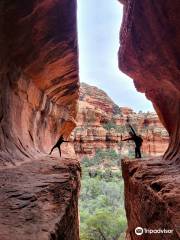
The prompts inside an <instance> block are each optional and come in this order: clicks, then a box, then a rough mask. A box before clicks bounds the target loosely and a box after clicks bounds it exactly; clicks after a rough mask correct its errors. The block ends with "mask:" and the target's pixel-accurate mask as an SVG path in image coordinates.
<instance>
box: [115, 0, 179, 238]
mask: <svg viewBox="0 0 180 240" xmlns="http://www.w3.org/2000/svg"><path fill="white" fill-rule="evenodd" d="M121 2H123V4H124V17H123V24H122V27H121V34H120V39H121V46H120V50H119V66H120V69H121V70H122V71H123V72H124V73H126V74H127V75H129V76H130V77H131V78H132V79H134V84H135V86H136V88H137V90H138V91H140V92H144V93H145V94H146V96H147V98H148V99H150V100H151V101H152V103H153V105H154V107H155V109H156V111H157V113H158V115H159V118H160V120H161V121H162V123H163V124H164V126H165V127H166V129H167V131H168V132H169V135H170V144H169V148H168V150H167V151H166V153H165V155H164V157H163V159H161V158H159V159H153V158H151V159H149V160H147V161H134V162H133V161H130V160H124V161H123V162H122V170H123V177H124V182H125V208H126V215H127V219H128V229H127V237H126V239H128V240H136V239H142V240H148V239H149V240H160V239H167V240H171V239H172V240H178V239H179V238H180V231H179V226H180V218H179V216H180V211H179V209H180V192H179V184H180V176H179V173H180V165H179V159H180V81H179V77H180V71H179V62H180V49H179V42H180V31H179V27H180V18H179V11H180V4H179V1H178V0H175V1H173V2H172V1H170V0H165V1H164V0H158V1H155V0H152V1H149V0H139V1H135V0H126V1H121ZM136 227H142V228H146V229H171V230H172V231H173V232H172V233H171V234H145V233H144V234H142V235H141V236H137V235H136V234H135V231H134V230H135V228H136Z"/></svg>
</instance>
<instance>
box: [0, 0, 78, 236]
mask: <svg viewBox="0 0 180 240" xmlns="http://www.w3.org/2000/svg"><path fill="white" fill-rule="evenodd" d="M0 35H1V39H0V167H1V168H3V169H4V170H0V171H3V174H2V178H3V179H2V181H3V187H2V188H1V192H0V197H1V199H2V201H1V204H2V205H3V204H4V206H5V207H4V209H3V208H1V210H0V215H1V223H0V232H1V237H0V238H1V239H3V240H8V239H12V238H13V239H18V240H19V239H24V240H25V239H31V240H32V239H59V236H63V234H64V238H63V239H70V238H72V236H73V239H79V236H78V216H77V215H78V211H77V194H78V190H79V177H78V176H79V173H78V172H79V170H78V169H79V167H78V162H77V161H76V160H75V159H74V160H73V158H75V155H74V153H73V148H72V146H70V144H66V145H64V146H63V147H62V150H63V152H62V154H63V157H64V159H62V162H61V163H59V162H58V160H55V158H54V162H56V164H55V165H56V168H52V163H51V161H52V160H53V159H52V158H50V157H47V156H46V154H47V153H48V152H49V151H50V148H51V147H52V144H54V143H55V141H56V140H57V138H58V137H59V135H60V134H63V135H64V137H65V138H67V137H68V136H69V135H70V133H71V131H72V130H73V128H74V127H75V125H76V123H75V117H76V113H77V110H76V104H77V99H78V87H79V83H78V49H77V31H76V1H75V0H68V1H64V0H63V1H49V0H43V1H35V0H30V1H17V0H15V1H7V0H2V1H1V2H0ZM70 153H71V154H70ZM71 161H72V163H73V162H75V163H73V164H74V165H73V166H74V167H73V168H72V167H68V166H71ZM26 162H27V163H26ZM66 162H67V163H66ZM26 164H27V165H26ZM43 164H44V165H45V166H44V167H43ZM63 165H65V167H63ZM26 166H27V169H28V171H27V170H25V169H26ZM63 168H66V170H61V169H63ZM57 169H60V170H57ZM73 169H75V170H73ZM58 171H59V172H58ZM57 173H59V175H58V176H57ZM66 173H67V176H64V174H65V175H66ZM49 174H51V175H52V178H49V177H48V176H49ZM21 175H22V177H20V178H19V177H18V176H21ZM68 175H69V177H68ZM53 176H54V177H53ZM6 178H7V179H8V180H7V181H5V179H6ZM48 178H49V179H48ZM58 179H59V180H58ZM61 182H62V184H61ZM28 183H30V184H32V186H31V187H32V188H31V187H30V188H28V189H27V186H28ZM41 185H42V187H41ZM66 185H67V188H66ZM38 186H40V187H38ZM10 192H13V194H9V193H10ZM24 194H25V197H23V196H24ZM28 194H29V195H33V196H34V195H35V198H33V199H34V200H32V199H31V197H26V195H28ZM9 195H11V196H9ZM12 195H13V196H12ZM21 195H22V197H21ZM62 195H64V196H65V197H64V198H62ZM7 198H8V199H10V200H9V201H7V202H6V199H7ZM26 198H27V199H26ZM46 198H47V199H46ZM31 202H33V204H34V205H36V207H33V206H31V205H32V204H31ZM69 204H70V207H69ZM4 211H5V212H4ZM67 211H68V213H67ZM38 212H42V214H38ZM52 212H54V214H52ZM37 214H38V217H35V215H37ZM65 214H67V215H66V217H67V218H66V217H65ZM72 214H73V216H74V218H72V217H71V215H72ZM17 215H19V218H20V220H19V221H18V224H17V223H15V219H17ZM31 215H33V216H32V217H31ZM71 219H72V220H71ZM48 222H49V225H48ZM67 222H68V223H67ZM29 224H30V226H29ZM44 224H45V225H44ZM56 224H57V225H56ZM67 224H68V226H69V233H68V232H67V231H68V228H67ZM42 225H44V227H43V226H42ZM28 226H29V227H28ZM59 226H61V227H59ZM42 228H44V229H45V230H42ZM59 228H60V229H61V233H58V232H59ZM33 229H34V230H33ZM14 230H15V231H14ZM68 234H69V235H68ZM12 236H13V237H12ZM22 236H23V237H22Z"/></svg>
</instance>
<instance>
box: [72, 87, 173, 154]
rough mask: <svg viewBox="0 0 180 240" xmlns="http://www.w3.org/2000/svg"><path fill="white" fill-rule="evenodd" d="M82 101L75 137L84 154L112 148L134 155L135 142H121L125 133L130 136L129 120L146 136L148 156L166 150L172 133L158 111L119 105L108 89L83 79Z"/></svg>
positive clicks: (77, 148)
mask: <svg viewBox="0 0 180 240" xmlns="http://www.w3.org/2000/svg"><path fill="white" fill-rule="evenodd" d="M78 105H79V110H78V114H77V127H76V128H75V130H74V131H73V133H72V138H73V139H74V147H75V152H76V153H77V154H78V156H79V157H80V158H82V157H84V156H85V155H88V156H93V155H94V154H95V152H96V150H97V149H104V150H107V149H110V148H111V149H114V150H115V151H116V152H118V153H120V154H121V155H128V154H129V153H131V155H132V152H134V143H132V142H131V141H129V142H121V136H122V137H123V138H127V137H128V136H129V134H128V132H129V130H130V129H129V128H128V127H127V120H129V121H130V123H131V124H132V125H133V126H134V127H135V128H136V131H137V133H138V134H141V136H142V137H143V145H142V152H143V155H144V156H146V157H147V156H158V155H163V154H164V152H165V151H166V149H167V146H168V142H169V137H168V133H167V131H166V130H165V128H164V127H163V125H162V124H161V122H160V121H159V118H158V116H157V114H155V113H143V112H139V113H135V112H134V111H133V110H132V109H130V108H127V107H119V106H118V105H116V104H115V103H114V102H113V101H112V100H111V99H110V97H109V96H108V95H107V94H106V93H105V92H104V91H102V90H101V89H99V88H97V87H93V86H90V85H88V84H85V83H81V87H80V99H79V104H78ZM113 127H114V128H113ZM107 128H108V129H107Z"/></svg>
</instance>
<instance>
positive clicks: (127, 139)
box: [121, 137, 133, 141]
mask: <svg viewBox="0 0 180 240" xmlns="http://www.w3.org/2000/svg"><path fill="white" fill-rule="evenodd" d="M129 140H133V138H131V137H130V138H125V139H122V140H121V141H129Z"/></svg>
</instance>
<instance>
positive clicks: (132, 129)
mask: <svg viewBox="0 0 180 240" xmlns="http://www.w3.org/2000/svg"><path fill="white" fill-rule="evenodd" d="M129 127H130V128H131V131H132V133H133V134H134V135H135V136H137V135H136V132H135V131H134V128H133V127H132V126H131V125H130V124H129Z"/></svg>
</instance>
